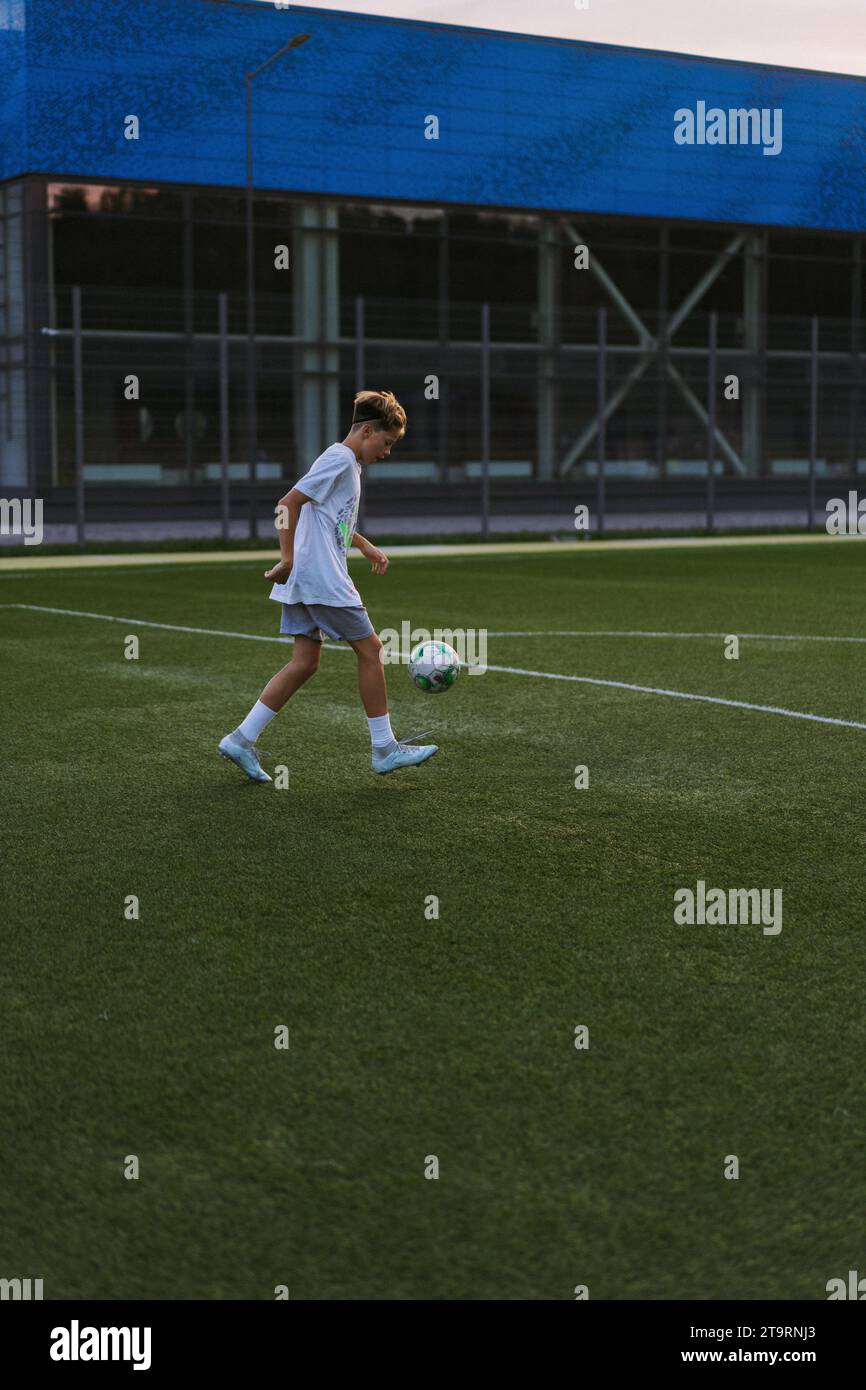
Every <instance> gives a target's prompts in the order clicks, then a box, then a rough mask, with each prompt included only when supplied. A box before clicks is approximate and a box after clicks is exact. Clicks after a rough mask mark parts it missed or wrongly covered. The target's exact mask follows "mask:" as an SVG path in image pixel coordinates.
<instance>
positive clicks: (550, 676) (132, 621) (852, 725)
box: [0, 603, 866, 730]
mask: <svg viewBox="0 0 866 1390" xmlns="http://www.w3.org/2000/svg"><path fill="white" fill-rule="evenodd" d="M0 608H15V609H22V610H25V611H27V612H30V613H57V614H60V615H61V616H63V617H67V618H96V619H98V620H99V621H101V622H106V623H125V624H126V626H127V627H153V628H159V629H161V630H162V631H163V632H190V633H194V634H195V635H197V636H201V637H237V638H240V639H241V640H243V641H246V642H281V643H283V644H285V643H287V642H291V640H292V639H291V638H290V637H285V636H283V637H265V636H261V635H259V634H258V633H253V632H225V631H223V630H221V629H219V628H208V627H182V626H179V625H177V624H174V623H154V622H149V621H147V620H146V619H143V618H118V617H115V616H114V615H113V614H111V613H88V612H84V611H81V610H80V609H76V608H44V607H42V606H41V605H39V604H35V603H3V604H0ZM617 635H618V636H619V635H621V634H617ZM323 646H325V647H326V649H327V650H328V651H349V650H350V648H349V647H347V646H344V645H338V644H336V643H334V644H331V643H328V642H326V643H323ZM486 669H487V670H488V671H497V672H499V673H500V674H502V675H508V676H532V677H534V678H535V679H536V680H548V681H572V682H574V683H575V684H577V685H601V686H607V687H609V688H611V689H613V690H633V691H636V692H638V693H639V694H641V695H666V696H668V698H669V699H673V700H696V701H698V702H700V703H701V704H706V705H726V706H727V707H728V708H730V709H748V710H755V711H757V712H758V713H760V714H780V715H783V716H784V717H785V718H786V719H807V720H809V721H810V722H811V723H813V724H833V725H835V726H836V727H837V728H842V729H863V730H866V724H860V723H858V722H857V721H856V720H854V719H834V718H832V717H831V716H830V715H826V714H805V713H804V712H803V711H802V710H796V709H784V708H783V707H782V706H781V705H754V704H750V703H749V702H748V701H747V700H726V699H723V698H722V696H720V695H694V694H691V693H690V692H688V691H685V690H668V689H666V688H665V687H664V686H655V685H631V684H629V682H627V681H613V680H602V679H601V678H600V677H598V676H566V675H562V674H561V673H559V672H556V671H530V670H526V669H524V668H523V667H521V666H487V667H486Z"/></svg>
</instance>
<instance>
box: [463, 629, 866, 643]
mask: <svg viewBox="0 0 866 1390" xmlns="http://www.w3.org/2000/svg"><path fill="white" fill-rule="evenodd" d="M487 636H488V637H741V638H743V640H744V641H749V642H866V637H813V636H807V635H806V634H804V633H795V632H781V633H780V632H737V631H736V630H732V631H729V632H631V631H624V630H613V629H612V630H610V631H606V630H601V629H599V628H593V629H587V630H586V631H577V630H573V629H569V630H565V629H550V630H549V631H547V632H490V631H488V633H487Z"/></svg>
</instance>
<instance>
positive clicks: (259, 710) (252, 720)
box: [238, 700, 277, 743]
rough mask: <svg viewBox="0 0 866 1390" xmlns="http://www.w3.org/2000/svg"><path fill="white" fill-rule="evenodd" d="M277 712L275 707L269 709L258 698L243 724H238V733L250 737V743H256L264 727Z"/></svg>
mask: <svg viewBox="0 0 866 1390" xmlns="http://www.w3.org/2000/svg"><path fill="white" fill-rule="evenodd" d="M276 712H277V711H276V710H275V709H268V707H267V705H263V704H262V702H261V700H256V703H255V704H254V705H253V707H252V709H251V710H250V712H249V714H248V715H247V717H246V719H245V720H244V722H243V724H239V725H238V733H239V734H242V735H243V737H244V738H247V739H249V741H250V743H255V741H256V739H257V738H258V736H259V734H260V733H261V732H262V729H264V728H265V726H266V725H268V724H270V722H271V720H272V719H273V717H274V715H275V714H276Z"/></svg>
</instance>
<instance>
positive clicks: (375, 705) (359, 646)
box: [349, 633, 388, 719]
mask: <svg viewBox="0 0 866 1390" xmlns="http://www.w3.org/2000/svg"><path fill="white" fill-rule="evenodd" d="M349 646H350V647H351V648H352V650H353V651H354V653H355V655H356V656H357V658H358V691H359V693H360V696H361V703H362V705H363V706H364V709H365V710H366V711H367V718H368V719H380V718H383V717H384V716H385V715H387V713H388V687H387V686H386V684H385V667H384V666H383V664H382V657H381V655H380V653H381V651H382V643H381V642H380V640H379V638H378V637H377V636H376V634H375V633H373V634H372V636H370V637H363V638H362V639H361V640H360V641H359V642H350V643H349Z"/></svg>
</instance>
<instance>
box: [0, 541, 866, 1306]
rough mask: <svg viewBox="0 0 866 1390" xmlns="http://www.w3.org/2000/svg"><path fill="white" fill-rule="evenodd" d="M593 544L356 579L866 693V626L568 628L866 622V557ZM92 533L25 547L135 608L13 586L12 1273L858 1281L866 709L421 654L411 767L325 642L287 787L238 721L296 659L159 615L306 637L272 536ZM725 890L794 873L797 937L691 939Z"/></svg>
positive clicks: (8, 1141)
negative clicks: (73, 542) (426, 684)
mask: <svg viewBox="0 0 866 1390" xmlns="http://www.w3.org/2000/svg"><path fill="white" fill-rule="evenodd" d="M587 549H588V548H587ZM597 549H598V548H597ZM597 549H596V550H594V551H593V553H592V554H586V553H583V552H578V551H576V550H571V549H570V548H568V547H562V548H561V550H560V551H559V552H558V553H556V552H555V553H551V554H549V555H511V556H502V555H484V554H479V555H478V556H477V557H452V558H441V559H430V558H416V559H405V560H401V559H397V558H395V559H394V561H393V562H392V565H391V569H390V571H389V573H388V575H387V576H385V577H384V578H382V577H372V576H370V575H369V573H368V566H367V564H366V563H365V562H353V565H352V573H353V577H354V578H355V579H356V582H357V583H358V584H359V587H360V588H361V592H362V594H363V595H364V597H365V600H366V602H367V605H368V607H369V609H370V613H371V616H372V618H373V621H374V623H375V624H376V626H377V628H380V629H381V628H382V627H386V626H391V627H399V625H400V623H401V622H402V621H403V620H404V619H409V620H410V621H411V622H412V624H413V626H423V627H427V628H430V629H432V628H435V627H437V626H447V627H467V628H485V629H487V630H488V631H489V632H490V633H491V634H496V633H499V632H504V631H509V632H510V631H515V630H520V631H527V632H532V633H536V634H539V635H536V636H531V637H530V636H524V637H506V636H502V637H499V636H495V635H491V636H490V638H489V643H488V661H489V662H490V663H491V664H492V665H500V666H507V667H519V668H527V669H529V670H533V671H542V672H548V673H553V674H558V675H580V676H589V677H594V678H597V679H600V680H611V681H621V682H626V683H630V684H637V685H644V686H651V687H657V688H665V689H668V690H674V691H680V692H686V693H698V694H703V695H712V696H716V697H720V698H723V699H729V700H736V701H742V702H746V703H751V704H757V705H764V706H773V707H782V708H784V709H787V710H790V711H799V712H805V713H811V714H816V715H821V716H825V717H829V718H835V719H839V720H847V721H853V722H855V723H860V724H863V725H866V641H861V642H860V643H845V642H815V641H805V640H802V641H778V640H767V639H765V638H760V639H758V638H754V639H753V638H744V639H743V640H742V641H741V644H740V656H739V659H738V660H727V659H725V656H724V642H723V639H722V636H721V635H719V636H709V637H706V636H704V637H700V636H699V637H688V638H686V637H679V638H678V637H660V636H654V637H637V636H623V635H619V636H595V637H574V636H552V635H542V634H545V633H547V634H550V633H552V632H558V631H560V630H567V631H571V630H586V629H589V630H592V631H595V632H614V633H616V632H619V633H622V632H625V631H627V632H638V631H640V632H643V631H646V632H665V633H717V634H726V633H741V634H745V633H763V634H798V635H801V636H854V637H856V636H860V637H863V636H866V623H864V598H863V595H864V592H866V587H864V581H866V547H864V546H861V545H857V544H856V543H846V542H844V541H838V542H827V543H826V544H824V545H814V546H803V545H800V546H795V545H787V544H775V545H759V544H755V545H749V546H743V547H741V548H739V549H728V550H725V549H715V548H713V547H704V548H699V547H695V548H694V549H680V550H664V549H662V550H655V551H651V552H645V553H622V552H620V553H616V552H610V553H606V554H605V553H597ZM94 563H95V566H96V567H95V568H94V569H93V570H91V571H88V570H76V571H57V572H40V573H29V574H28V575H27V576H26V577H24V578H20V577H17V578H16V577H15V576H14V575H5V576H3V577H0V602H3V603H4V604H31V605H41V606H45V607H51V608H59V609H67V610H83V611H87V612H90V613H98V614H107V615H113V616H117V617H122V618H124V619H129V620H130V621H128V622H122V623H112V622H104V621H98V620H96V619H94V618H89V617H74V616H69V615H66V614H59V613H46V612H36V611H32V610H26V609H22V608H18V607H3V608H0V644H2V651H3V659H2V672H3V685H4V688H5V701H4V704H5V709H6V719H5V720H4V725H5V738H6V745H7V747H6V752H7V757H6V758H5V760H4V761H5V775H4V798H3V800H4V812H5V814H4V817H3V846H4V851H5V854H4V859H5V868H4V873H3V892H2V899H3V902H2V921H3V925H4V947H3V956H4V972H3V973H4V976H5V986H6V988H5V994H6V1002H5V1006H4V1008H3V1024H2V1028H3V1034H4V1048H3V1055H4V1073H5V1075H4V1085H3V1087H2V1113H3V1124H2V1134H3V1138H2V1149H3V1152H2V1160H0V1173H2V1177H0V1192H2V1204H3V1214H4V1216H3V1226H4V1235H3V1242H2V1244H3V1268H2V1269H0V1274H3V1275H4V1276H6V1277H11V1276H13V1275H15V1276H19V1277H26V1276H31V1277H42V1278H44V1281H45V1297H46V1298H140V1299H141V1298H190V1299H192V1298H206V1299H220V1298H222V1299H227V1298H256V1299H270V1298H273V1297H274V1289H275V1287H276V1286H277V1285H283V1284H284V1285H287V1286H288V1288H289V1290H290V1296H291V1297H292V1298H293V1299H298V1298H301V1299H335V1298H340V1299H371V1298H372V1299H424V1300H431V1299H432V1300H435V1299H447V1298H458V1299H571V1298H573V1297H574V1288H575V1286H576V1285H578V1284H585V1285H588V1287H589V1293H590V1297H591V1298H593V1299H627V1298H648V1299H669V1298H685V1299H721V1298H731V1299H760V1298H770V1297H780V1298H804V1299H823V1298H825V1297H826V1293H825V1285H826V1282H827V1280H828V1279H830V1278H832V1277H835V1276H837V1275H842V1276H844V1275H845V1274H846V1273H847V1271H848V1269H849V1268H860V1269H861V1270H862V1268H863V1259H864V1251H863V1242H862V1209H863V1205H864V1200H866V1176H864V1169H863V1151H864V1141H866V1121H864V1102H863V1085H862V1073H861V1065H862V1061H863V1056H864V1051H866V1022H864V1009H863V963H864V944H863V930H864V918H866V911H864V906H866V859H864V850H866V815H864V775H863V771H864V762H866V728H859V729H858V728H851V727H843V726H840V725H836V724H828V723H820V722H814V721H807V720H802V719H797V718H791V717H787V716H785V715H784V714H781V713H767V712H762V711H759V710H751V709H743V708H738V707H734V706H727V705H719V704H712V703H703V702H692V701H687V700H682V699H676V698H673V697H671V696H669V695H663V694H648V693H639V692H635V691H630V690H625V689H621V688H617V687H615V686H606V685H591V684H582V683H575V682H571V681H562V680H547V679H540V678H537V677H532V676H529V675H519V674H508V673H504V672H497V671H494V670H488V671H487V672H486V673H485V674H484V675H480V676H470V675H468V674H467V673H465V672H464V674H463V675H462V676H461V679H460V681H459V682H458V683H457V685H456V686H455V688H454V689H453V690H452V691H450V692H448V693H447V694H445V695H442V696H434V697H430V696H424V695H421V694H420V693H418V692H416V691H415V690H414V689H413V688H412V687H411V685H410V683H409V681H408V678H407V675H406V672H405V670H403V669H401V668H399V667H391V668H389V686H390V691H391V705H392V717H393V719H394V725H395V729H396V731H397V733H398V735H399V734H403V735H406V734H409V733H412V732H414V731H416V730H424V729H432V730H433V731H434V734H433V737H434V739H435V741H436V742H437V743H438V744H439V745H440V749H441V751H440V753H439V755H438V756H437V757H436V758H434V759H433V760H432V762H430V763H429V764H428V765H426V766H424V767H422V768H420V769H410V770H408V771H406V772H400V773H398V774H395V775H393V776H390V777H385V778H377V777H375V776H374V775H373V774H372V772H371V771H370V767H369V740H368V735H367V728H366V723H365V720H364V716H363V711H362V709H361V707H360V704H359V702H358V698H357V694H356V687H355V662H354V657H353V656H352V654H351V652H349V651H348V650H347V649H342V650H329V651H326V652H325V653H324V655H323V660H322V669H321V671H320V672H319V674H318V675H317V676H316V677H315V679H314V680H313V681H311V682H310V683H309V684H308V685H307V686H306V687H304V689H303V690H302V691H301V692H300V693H299V694H298V696H297V697H296V698H295V699H294V700H293V701H292V702H290V704H289V705H288V706H287V708H286V709H285V710H284V711H283V713H282V714H281V715H280V717H279V718H278V719H276V720H274V721H273V722H272V723H271V725H270V726H269V728H268V729H267V731H266V732H265V734H264V735H263V737H262V740H261V748H262V750H263V761H264V764H265V766H266V767H268V768H269V770H271V771H272V770H273V767H274V765H276V764H285V765H286V766H287V767H288V768H289V787H288V789H286V790H276V789H275V788H274V787H272V786H260V785H254V784H251V783H247V782H246V781H245V780H244V779H243V778H242V776H241V775H240V773H239V772H238V771H237V770H236V769H235V768H233V767H232V766H231V765H229V764H228V763H226V762H224V761H223V760H221V759H219V758H218V757H217V756H216V752H215V746H216V743H217V741H218V739H219V738H220V736H221V735H222V734H223V733H225V732H227V731H228V730H229V729H230V728H233V727H234V726H235V725H236V724H237V723H238V722H239V720H240V719H241V717H242V716H243V715H244V714H246V712H247V710H248V709H249V707H250V705H251V704H252V703H253V701H254V699H255V698H256V696H257V695H258V692H259V691H260V689H261V687H262V685H263V684H264V683H265V681H266V679H267V678H268V677H269V676H270V675H271V674H272V672H273V671H274V670H276V669H277V667H278V666H280V665H281V664H283V662H284V661H285V660H288V659H289V656H290V649H288V648H287V647H286V646H280V645H277V644H276V643H271V642H256V641H245V640H242V639H241V638H240V637H237V636H213V635H205V634H202V633H193V632H176V631H172V630H170V629H168V628H156V627H155V628H148V627H144V626H137V625H136V622H135V621H132V620H139V621H148V622H154V623H164V624H169V625H180V626H185V627H191V628H203V629H220V630H222V631H224V632H227V633H238V634H240V633H249V634H261V635H263V636H269V637H270V636H274V635H275V634H276V631H277V624H278V617H279V610H278V608H277V606H276V604H272V603H270V602H268V600H267V597H266V595H267V586H266V585H265V584H264V582H263V581H262V579H261V571H262V565H261V564H260V563H253V564H247V563H242V562H236V563H234V564H232V563H225V564H216V563H215V564H213V565H197V566H180V565H177V566H173V565H170V564H167V565H166V566H165V567H162V568H160V567H158V566H149V567H146V568H138V569H136V568H135V567H130V568H128V569H116V570H110V571H106V570H100V569H99V568H98V560H96V561H95V562H94ZM129 633H135V634H136V635H137V636H138V637H139V640H140V655H139V659H138V660H137V661H130V660H126V659H125V658H124V639H125V638H126V636H127V634H129ZM578 765H586V766H587V767H588V769H589V786H588V788H586V789H583V790H577V789H576V788H575V786H574V780H575V768H576V766H578ZM699 879H703V880H704V881H705V882H706V883H707V885H708V887H709V886H720V887H723V888H726V889H727V888H730V887H744V888H749V887H766V888H781V889H782V890H783V895H784V924H783V929H782V931H781V932H780V933H779V934H778V935H776V936H770V935H765V934H764V933H763V932H762V930H761V927H760V926H759V925H728V926H715V925H694V926H680V925H676V924H675V923H674V920H673V907H674V904H673V895H674V892H675V891H676V889H678V888H681V887H691V888H693V889H694V888H695V885H696V882H697V881H698V880H699ZM131 894H134V895H136V896H137V897H138V898H139V901H140V920H138V921H129V920H126V919H125V917H124V902H125V899H126V898H127V896H128V895H131ZM431 894H435V895H437V896H438V898H439V900H440V907H439V918H438V920H428V918H427V917H426V916H425V901H426V899H427V898H428V896H429V895H431ZM281 1024H284V1025H287V1026H288V1028H289V1030H290V1034H289V1036H290V1046H289V1048H288V1050H277V1049H276V1048H275V1046H274V1030H275V1028H277V1027H278V1026H279V1025H281ZM580 1024H584V1025H587V1026H588V1028H589V1048H588V1049H586V1050H581V1051H578V1050H576V1049H575V1046H574V1032H575V1028H576V1026H577V1025H580ZM732 1154H733V1155H737V1157H738V1159H739V1165H740V1176H739V1179H738V1180H736V1181H733V1180H726V1178H725V1176H724V1170H725V1160H726V1156H727V1155H732ZM127 1155H136V1156H137V1157H138V1160H139V1163H140V1177H139V1179H138V1180H137V1181H129V1180H127V1179H126V1178H125V1177H124V1162H125V1159H126V1156H127ZM429 1155H436V1156H437V1157H438V1160H439V1164H440V1170H439V1179H438V1181H432V1180H428V1179H426V1178H425V1176H424V1171H425V1161H426V1159H427V1156H429Z"/></svg>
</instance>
